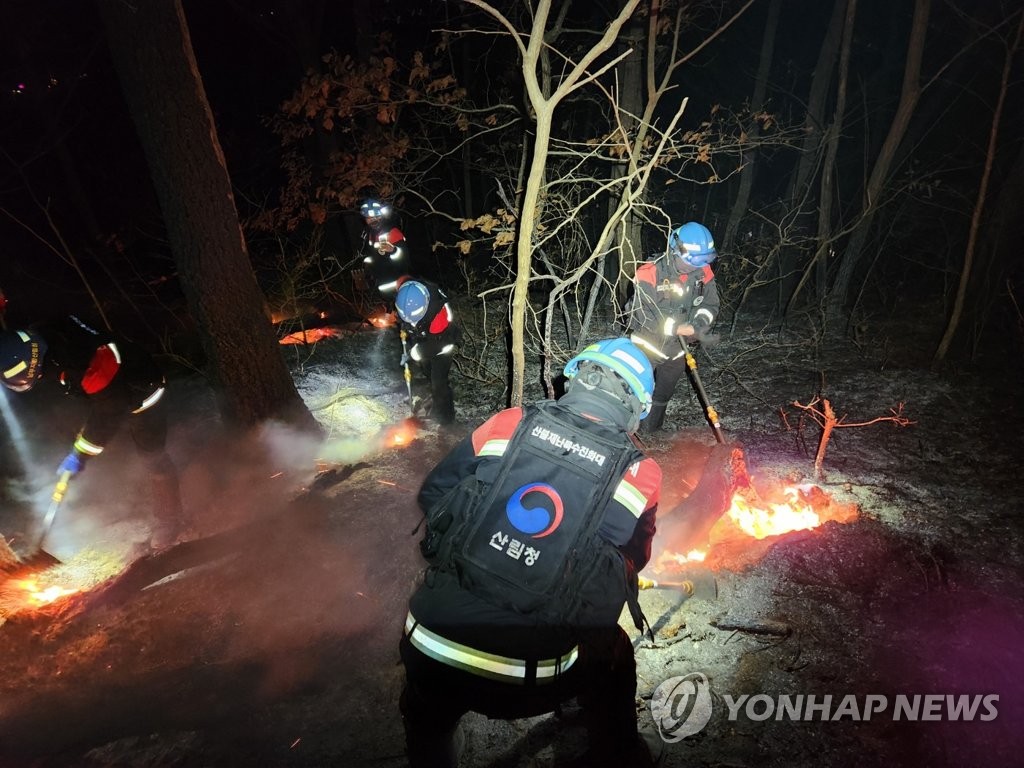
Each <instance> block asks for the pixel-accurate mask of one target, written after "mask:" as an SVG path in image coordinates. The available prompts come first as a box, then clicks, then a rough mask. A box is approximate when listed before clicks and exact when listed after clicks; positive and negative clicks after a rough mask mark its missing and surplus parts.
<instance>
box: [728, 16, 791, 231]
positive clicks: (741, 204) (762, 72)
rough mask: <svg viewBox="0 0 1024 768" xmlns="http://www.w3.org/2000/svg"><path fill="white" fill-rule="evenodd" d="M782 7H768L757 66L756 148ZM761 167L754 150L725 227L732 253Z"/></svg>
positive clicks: (751, 130)
mask: <svg viewBox="0 0 1024 768" xmlns="http://www.w3.org/2000/svg"><path fill="white" fill-rule="evenodd" d="M781 7H782V0H772V2H771V5H769V6H768V18H767V20H766V21H765V26H764V35H763V36H762V38H761V56H760V59H759V61H758V65H757V75H756V76H755V78H754V93H753V95H752V96H751V97H750V111H751V114H752V116H753V119H752V120H751V121H750V125H749V127H748V129H747V137H748V138H749V140H750V142H751V143H752V145H753V146H756V144H757V138H758V137H759V136H760V135H761V124H760V123H759V122H758V118H757V113H759V112H761V111H762V110H763V109H764V102H765V95H766V94H767V92H768V73H769V72H770V71H771V67H772V59H773V58H774V57H775V33H776V31H777V30H778V27H779V10H780V8H781ZM756 167H757V150H756V149H752V150H751V151H750V152H749V153H748V154H747V157H746V162H745V164H744V165H743V170H742V171H740V188H739V192H738V193H737V195H736V201H735V202H734V203H733V206H732V210H731V211H730V212H729V220H728V222H726V225H725V235H724V236H723V237H722V248H723V249H725V250H727V251H728V250H729V249H730V248H731V247H732V244H733V242H734V240H735V239H736V230H737V229H738V228H739V226H740V222H741V221H742V220H743V217H744V216H745V215H746V213H747V206H748V205H749V204H750V191H751V190H752V189H753V188H754V175H755V169H756Z"/></svg>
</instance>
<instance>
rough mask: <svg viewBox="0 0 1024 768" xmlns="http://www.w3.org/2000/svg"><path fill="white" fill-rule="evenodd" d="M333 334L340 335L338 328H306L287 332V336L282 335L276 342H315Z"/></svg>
mask: <svg viewBox="0 0 1024 768" xmlns="http://www.w3.org/2000/svg"><path fill="white" fill-rule="evenodd" d="M334 336H341V329H340V328H330V327H327V328H307V329H306V330H304V331H295V333H289V334H288V335H287V336H283V337H282V338H281V339H280V340H279V341H278V342H277V343H278V344H315V343H316V342H318V341H322V340H323V339H329V338H332V337H334Z"/></svg>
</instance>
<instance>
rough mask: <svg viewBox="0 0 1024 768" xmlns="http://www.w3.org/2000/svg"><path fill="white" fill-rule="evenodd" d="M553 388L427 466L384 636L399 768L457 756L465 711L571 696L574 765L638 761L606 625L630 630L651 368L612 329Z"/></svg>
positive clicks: (651, 499)
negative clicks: (580, 747)
mask: <svg viewBox="0 0 1024 768" xmlns="http://www.w3.org/2000/svg"><path fill="white" fill-rule="evenodd" d="M565 375H566V376H567V377H568V384H567V387H566V393H565V394H564V395H563V396H562V397H561V398H560V399H559V400H557V401H553V400H547V401H542V402H540V403H536V404H534V405H531V406H527V407H525V408H509V409H506V410H504V411H501V412H500V413H498V414H496V415H494V416H492V417H491V418H490V419H488V420H487V421H486V422H484V424H483V425H482V426H480V427H478V428H477V429H476V431H474V432H473V433H472V434H471V435H469V436H467V437H466V438H465V439H464V440H463V441H462V442H460V443H459V444H458V445H456V447H455V448H454V449H453V450H452V451H451V452H450V453H449V454H448V455H447V456H446V457H445V458H444V459H443V460H442V461H441V462H440V463H439V464H438V465H437V466H436V467H434V469H433V470H432V471H431V472H430V473H429V474H428V475H427V477H426V479H425V481H424V483H423V486H422V487H421V489H420V492H419V497H418V501H419V504H420V506H421V508H422V509H423V511H424V514H425V515H426V533H425V535H424V538H423V540H422V542H421V544H420V548H421V550H422V552H423V555H424V557H425V558H426V560H427V563H428V565H429V567H428V569H427V571H426V574H425V576H424V580H423V582H422V583H421V584H420V586H419V587H418V588H417V589H416V590H415V592H414V594H413V595H412V597H411V599H410V601H409V613H408V616H407V618H406V624H405V632H404V635H403V637H402V639H401V642H400V650H401V656H402V661H403V663H404V666H405V674H406V685H405V688H404V690H403V693H402V696H401V701H400V707H401V711H402V715H403V722H404V725H405V733H406V745H407V750H408V755H409V761H410V765H411V766H412V768H425V767H427V766H429V767H430V768H439V767H440V768H452V767H454V766H456V765H457V764H458V754H457V753H458V746H459V745H458V742H459V736H460V732H459V730H458V723H459V721H460V719H461V717H462V716H463V715H464V714H465V713H467V712H470V711H473V712H479V713H481V714H484V715H487V716H488V717H492V718H501V719H513V718H520V717H532V716H536V715H540V714H544V713H546V712H552V711H554V710H555V709H556V708H557V707H558V706H559V704H560V703H561V702H563V701H566V700H567V699H570V698H573V697H576V698H578V700H579V702H580V704H581V706H582V709H583V713H584V720H585V722H586V725H587V730H588V734H589V750H588V752H587V753H586V754H585V755H583V756H581V758H580V762H579V765H581V766H588V768H599V767H600V766H615V767H616V768H628V767H629V766H649V765H654V764H656V763H655V760H654V758H653V757H652V754H651V749H652V746H651V745H652V742H653V744H654V745H657V744H660V742H659V741H658V740H657V738H656V737H655V738H653V739H650V740H648V739H647V738H643V737H641V735H640V733H639V732H638V730H637V714H636V699H635V696H636V663H635V659H634V656H633V647H632V644H631V642H630V640H629V637H628V636H627V635H626V633H625V632H624V631H623V630H622V628H621V627H620V626H619V624H618V620H619V616H620V614H621V612H622V609H623V606H624V605H629V607H630V612H631V614H632V616H633V619H634V623H635V624H636V625H637V627H638V628H642V625H643V614H642V612H641V611H640V607H639V604H638V601H637V589H638V582H637V573H638V572H639V571H640V570H641V569H642V568H643V567H644V566H645V565H646V564H647V562H648V560H649V559H650V556H651V542H652V539H653V537H654V532H655V515H656V511H657V505H658V496H659V493H660V488H661V469H660V468H659V467H658V465H657V463H656V462H655V461H654V460H653V459H650V458H646V457H644V455H643V454H642V452H641V451H640V450H639V449H638V447H637V445H636V444H635V442H634V440H633V432H634V431H635V430H636V429H637V426H638V424H640V423H641V420H642V419H644V418H645V417H646V416H647V414H648V412H649V410H650V407H651V392H652V390H653V388H654V377H653V373H652V371H651V366H650V364H649V363H648V361H647V359H646V357H644V355H643V353H642V352H641V351H640V350H639V349H637V347H636V346H635V345H634V344H633V343H632V342H630V341H629V340H628V339H606V340H603V341H599V342H597V343H595V344H591V345H590V346H588V347H587V348H586V349H584V350H583V351H582V352H581V353H580V354H579V355H577V356H576V357H574V358H573V359H571V360H570V361H569V362H568V364H567V365H566V367H565Z"/></svg>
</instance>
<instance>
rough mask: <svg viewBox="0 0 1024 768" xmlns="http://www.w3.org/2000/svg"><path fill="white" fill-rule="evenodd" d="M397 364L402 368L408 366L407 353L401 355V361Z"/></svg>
mask: <svg viewBox="0 0 1024 768" xmlns="http://www.w3.org/2000/svg"><path fill="white" fill-rule="evenodd" d="M398 364H399V365H401V366H403V367H404V366H406V365H408V364H409V354H408V353H407V352H403V353H402V359H401V361H399V363H398Z"/></svg>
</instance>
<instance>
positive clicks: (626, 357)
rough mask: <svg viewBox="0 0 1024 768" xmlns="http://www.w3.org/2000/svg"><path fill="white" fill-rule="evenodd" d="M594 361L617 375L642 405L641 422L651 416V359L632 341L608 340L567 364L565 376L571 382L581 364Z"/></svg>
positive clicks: (596, 344)
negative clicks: (648, 415) (649, 414)
mask: <svg viewBox="0 0 1024 768" xmlns="http://www.w3.org/2000/svg"><path fill="white" fill-rule="evenodd" d="M588 360H589V361H591V362H594V363H597V364H598V365H601V366H604V367H605V368H608V369H609V370H611V371H614V372H615V373H617V374H618V375H619V377H621V378H622V380H623V381H625V382H626V384H627V386H628V387H629V389H630V392H632V394H633V395H635V396H636V399H637V400H639V401H640V418H641V419H643V418H645V417H646V416H647V414H648V413H650V412H651V396H652V395H653V393H654V369H652V368H651V363H650V361H649V360H648V359H647V356H646V355H645V354H644V353H643V352H641V351H640V348H639V347H638V346H637V345H636V344H634V343H633V342H632V341H630V340H629V339H625V338H618V339H604V340H602V341H598V342H595V343H593V344H591V345H590V346H588V347H586V348H585V349H584V350H583V351H582V352H580V353H579V354H578V355H576V357H574V358H573V359H572V360H570V361H569V362H568V363H566V364H565V375H566V377H567V378H569V379H570V380H571V379H572V378H573V377H574V376H575V375H576V374H577V373H579V370H580V363H583V362H586V361H588Z"/></svg>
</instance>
